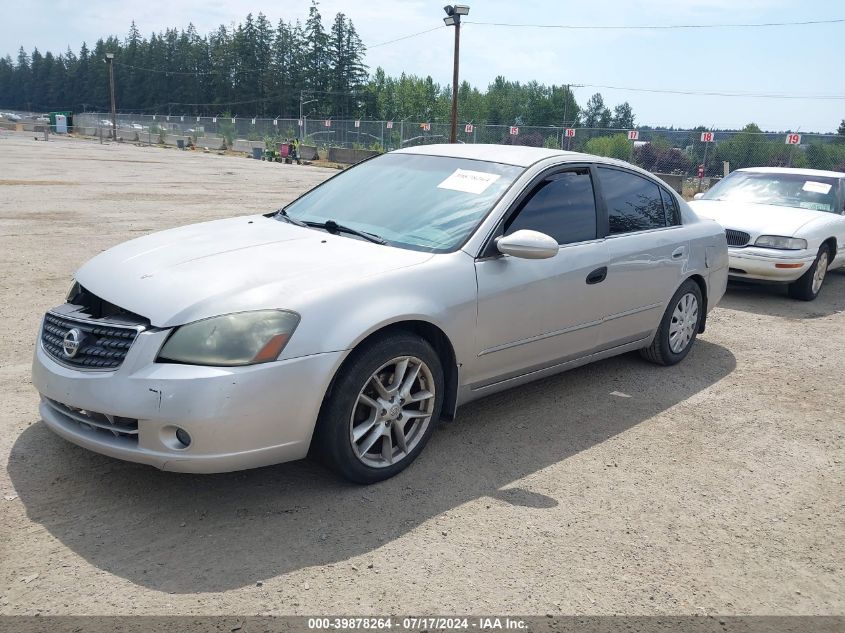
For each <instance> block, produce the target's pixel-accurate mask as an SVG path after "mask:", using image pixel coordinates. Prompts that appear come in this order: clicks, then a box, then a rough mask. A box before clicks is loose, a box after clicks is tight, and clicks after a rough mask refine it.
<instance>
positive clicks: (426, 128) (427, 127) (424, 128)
mask: <svg viewBox="0 0 845 633" xmlns="http://www.w3.org/2000/svg"><path fill="white" fill-rule="evenodd" d="M420 129H421V130H422V131H423V132H431V123H420Z"/></svg>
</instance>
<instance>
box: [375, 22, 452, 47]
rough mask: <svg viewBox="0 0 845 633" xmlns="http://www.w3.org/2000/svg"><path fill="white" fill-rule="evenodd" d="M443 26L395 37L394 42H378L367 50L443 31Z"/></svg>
mask: <svg viewBox="0 0 845 633" xmlns="http://www.w3.org/2000/svg"><path fill="white" fill-rule="evenodd" d="M445 28H446V27H445V26H435V27H434V28H433V29H427V30H425V31H420V32H419V33H411V34H410V35H403V36H402V37H397V38H396V39H395V40H387V41H386V42H379V43H378V44H373V45H372V46H367V47H366V48H367V50H369V49H371V48H378V47H379V46H386V45H388V44H393V43H394V42H401V41H402V40H409V39H411V38H412V37H417V36H419V35H425V34H426V33H431V32H433V31H439V30H441V29H445Z"/></svg>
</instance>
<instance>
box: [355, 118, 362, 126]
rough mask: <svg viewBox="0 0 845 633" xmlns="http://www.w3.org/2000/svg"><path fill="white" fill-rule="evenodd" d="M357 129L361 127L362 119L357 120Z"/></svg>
mask: <svg viewBox="0 0 845 633" xmlns="http://www.w3.org/2000/svg"><path fill="white" fill-rule="evenodd" d="M355 127H361V119H355Z"/></svg>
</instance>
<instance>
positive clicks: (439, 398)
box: [315, 332, 444, 484]
mask: <svg viewBox="0 0 845 633" xmlns="http://www.w3.org/2000/svg"><path fill="white" fill-rule="evenodd" d="M443 385H444V381H443V369H442V367H441V364H440V359H439V358H438V356H437V353H436V352H435V351H434V349H433V348H432V347H431V345H429V343H428V342H427V341H425V340H423V339H421V338H419V337H417V336H414V335H413V334H410V333H405V332H401V333H396V334H391V335H388V336H386V337H385V338H381V339H378V340H375V341H373V342H371V343H369V344H366V345H365V346H364V347H362V348H361V349H359V350H355V351H354V352H353V353H352V355H351V356H350V357H349V359H348V360H347V361H346V363H344V365H343V367H342V368H341V369H340V371H339V373H338V376H337V378H336V379H335V382H334V384H333V386H332V389H331V392H330V393H329V395H328V396H327V398H326V401H325V402H324V403H323V408H322V410H321V411H320V418H319V420H318V422H317V430H316V433H315V449H316V450H317V451H318V452H319V453H320V454H321V456H322V457H323V461H324V462H326V464H327V465H328V466H329V467H331V468H332V469H333V470H335V471H337V472H338V473H340V474H341V475H343V476H344V477H345V478H347V479H349V480H350V481H353V482H355V483H359V484H372V483H375V482H378V481H382V480H385V479H388V478H390V477H393V476H394V475H396V474H397V473H399V472H401V471H402V470H404V469H405V468H407V467H408V466H409V465H410V464H411V462H413V461H414V460H415V459H416V458H417V456H418V455H419V454H420V452H422V450H423V448H425V445H426V443H428V440H429V438H430V437H431V434H432V432H433V431H434V427H435V425H436V423H437V420H438V419H439V417H440V409H441V406H442V403H443V389H444V388H443Z"/></svg>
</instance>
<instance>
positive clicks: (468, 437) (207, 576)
mask: <svg viewBox="0 0 845 633" xmlns="http://www.w3.org/2000/svg"><path fill="white" fill-rule="evenodd" d="M735 366H736V360H735V358H734V356H733V354H731V352H730V351H728V350H727V349H725V348H724V347H721V346H719V345H715V344H713V343H709V342H707V341H705V340H700V341H698V342H697V343H696V345H695V347H694V348H693V350H692V352H691V353H690V355H689V356H688V357H687V359H686V360H685V361H684V362H683V363H681V364H680V365H678V366H675V367H669V368H665V367H657V366H654V365H651V364H649V363H646V362H645V361H643V360H641V359H640V358H639V357H638V356H637V355H635V354H629V355H625V356H621V357H618V358H615V359H609V360H605V361H602V362H599V363H595V364H593V365H589V366H586V367H582V368H579V369H575V370H573V371H570V372H567V373H564V374H561V375H558V376H554V377H551V378H547V379H544V380H541V381H538V382H536V383H533V384H530V385H527V386H524V387H520V388H517V389H513V390H510V391H507V392H504V393H501V394H497V395H494V396H490V397H488V398H485V399H484V400H481V401H478V402H475V403H472V404H469V405H467V406H465V407H463V408H462V409H461V410H460V412H459V416H458V421H456V422H453V423H449V424H447V425H443V426H441V427H440V428H439V429H438V430H437V432H436V433H435V434H434V436H433V437H432V440H431V442H430V443H429V445H428V446H427V448H426V450H425V451H424V452H423V454H422V455H421V456H420V458H419V459H418V460H417V462H416V463H415V464H413V465H412V466H411V467H410V468H408V469H407V470H406V471H404V472H403V473H401V474H400V475H398V476H397V477H394V478H393V479H391V480H388V481H386V482H382V483H380V484H377V485H374V486H370V487H360V486H355V485H351V484H348V483H345V482H343V481H341V480H339V479H338V478H337V477H335V476H334V475H333V474H331V473H329V472H327V471H326V470H324V469H323V468H322V467H320V466H319V465H317V464H314V463H312V462H309V461H303V462H295V463H290V464H282V465H279V466H273V467H268V468H262V469H257V470H252V471H246V472H240V473H230V474H221V475H204V476H201V475H183V474H175V473H164V472H160V471H158V470H155V469H153V468H151V467H146V466H140V465H136V464H130V463H126V462H121V461H117V460H114V459H111V458H108V457H104V456H101V455H97V454H95V453H91V452H89V451H87V450H84V449H82V448H79V447H76V446H74V445H72V444H69V443H67V442H65V441H64V440H62V439H61V438H59V437H57V436H56V435H54V434H53V433H51V432H50V431H49V430H48V429H47V427H46V426H44V424H43V423H39V424H34V425H32V426H30V427H28V428H27V429H26V430H25V431H24V432H23V433H22V434H21V435H20V437H19V438H18V439H17V441H16V442H15V445H14V447H13V449H12V452H11V456H10V459H9V465H8V471H9V475H10V476H11V480H12V483H13V485H14V488H15V491H16V492H17V494H18V496H19V498H20V499H21V501H22V502H23V503H24V506H25V508H26V512H27V516H28V517H29V519H30V520H31V521H33V522H35V523H38V524H40V525H42V526H44V527H45V528H46V529H47V530H48V531H49V533H50V534H51V535H52V536H53V537H55V538H56V539H58V540H59V541H60V542H61V543H62V544H63V545H64V546H66V547H68V548H70V549H71V550H72V551H74V552H75V553H76V554H78V555H79V556H81V557H82V558H84V559H85V560H86V561H87V562H88V563H90V564H91V565H94V566H95V567H97V568H99V569H101V570H104V571H106V572H108V573H110V574H115V575H117V576H120V577H122V578H125V579H128V580H129V581H131V582H133V583H136V584H139V585H142V586H144V587H148V588H151V589H155V590H159V591H168V592H174V593H180V594H181V593H195V592H211V591H224V590H228V589H233V588H237V587H243V586H246V585H250V584H255V583H256V582H257V581H261V580H266V579H268V578H272V577H275V576H278V575H280V574H284V573H286V572H290V571H292V570H297V569H301V568H305V567H310V566H315V565H326V564H332V563H337V562H340V561H344V560H347V559H349V558H351V557H354V556H359V555H362V554H366V553H369V552H372V551H374V550H376V549H378V548H379V547H381V546H383V545H385V544H387V543H389V542H391V541H393V540H395V539H397V538H398V537H400V536H402V535H403V534H405V533H407V532H409V531H410V530H412V529H414V528H416V527H418V526H419V525H420V524H422V523H424V522H425V521H427V520H429V519H430V518H432V517H435V516H437V515H439V514H441V513H443V512H445V511H448V510H450V509H452V508H455V507H457V506H459V505H460V504H463V503H465V502H467V501H472V500H474V499H478V498H484V497H492V498H495V499H497V500H498V501H499V502H504V503H511V504H514V505H517V506H525V507H530V508H532V509H537V510H534V511H543V509H545V508H550V507H554V506H555V505H556V504H557V501H556V500H555V499H552V498H551V497H548V496H545V495H541V494H538V493H533V492H530V491H527V490H522V489H520V488H519V487H518V486H512V485H511V484H513V483H514V482H515V481H517V480H519V479H520V478H522V477H525V476H526V475H530V474H531V473H534V472H536V471H538V470H540V469H542V468H545V467H547V466H550V465H552V464H556V463H558V462H561V461H563V460H565V459H567V458H568V457H570V456H571V455H574V454H577V453H579V452H580V451H584V450H586V449H589V448H590V447H592V446H595V445H597V444H600V443H601V442H603V441H605V440H606V439H608V438H610V437H613V436H614V435H616V434H618V433H622V432H624V431H626V430H627V429H630V428H631V427H634V426H636V425H637V424H639V423H641V422H643V421H644V420H648V419H649V418H651V417H653V416H655V415H656V414H659V413H661V412H662V411H665V410H666V409H668V408H670V407H672V406H674V405H676V404H678V403H680V402H683V401H684V400H686V399H688V398H690V397H691V396H694V395H695V394H698V393H699V392H701V391H702V390H705V389H707V388H709V387H710V386H712V385H713V384H715V383H716V382H718V381H719V380H721V379H722V378H724V377H725V376H727V375H728V374H730V373H731V372H732V371H733V369H734V368H735ZM232 423H233V424H237V421H236V420H233V421H232ZM561 485H563V486H565V485H566V483H565V482H563V483H562V484H561ZM546 492H548V491H546ZM569 493H570V491H565V492H562V494H561V497H562V498H563V495H568V494H569Z"/></svg>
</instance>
